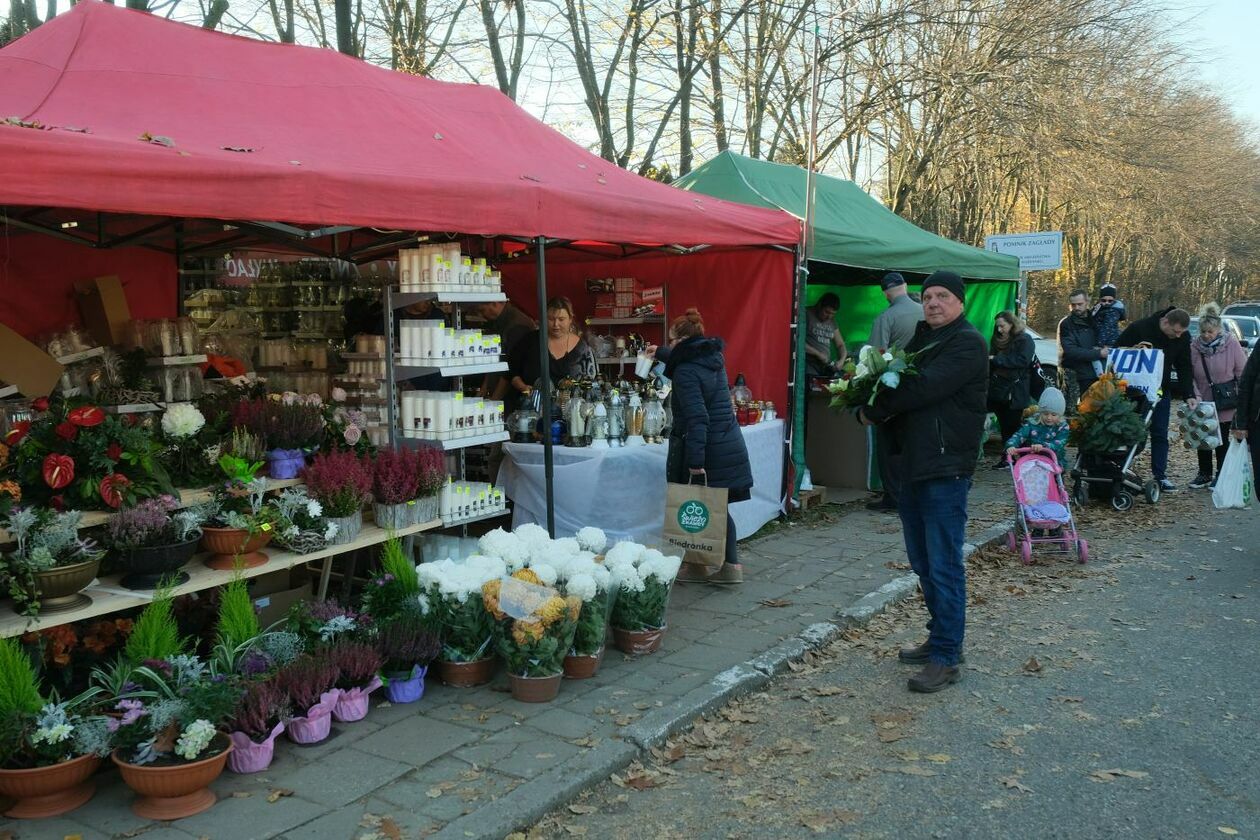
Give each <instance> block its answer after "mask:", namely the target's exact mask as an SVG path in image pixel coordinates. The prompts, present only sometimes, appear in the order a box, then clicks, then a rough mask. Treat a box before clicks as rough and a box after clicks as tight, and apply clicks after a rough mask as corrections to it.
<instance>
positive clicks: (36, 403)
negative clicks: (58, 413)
mask: <svg viewBox="0 0 1260 840" xmlns="http://www.w3.org/2000/svg"><path fill="white" fill-rule="evenodd" d="M31 408H33V409H35V410H36V411H47V410H48V397H40V398H39V399H36V400H31Z"/></svg>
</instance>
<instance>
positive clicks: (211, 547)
mask: <svg viewBox="0 0 1260 840" xmlns="http://www.w3.org/2000/svg"><path fill="white" fill-rule="evenodd" d="M273 533H274V532H273V531H258V532H257V533H254V534H250V532H249V531H244V530H241V529H240V528H202V529H201V547H202V548H204V549H205V550H206V551H208V552H210V553H211V554H213V555H214V556H213V557H207V558H206V565H207V566H209V567H210V568H212V569H218V570H219V571H224V572H230V571H232V570H233V569H235V568H236V566H237V564H238V563H239V564H240V565H241V567H242V568H245V569H252V568H254V567H255V566H261V565H262V564H263V563H266V562H267V555H266V554H263V553H262V552H261V551H259V549H261V548H262V547H263V546H265V545H266V544H267V543H269V542H271V537H272V534H273ZM238 555H239V557H238Z"/></svg>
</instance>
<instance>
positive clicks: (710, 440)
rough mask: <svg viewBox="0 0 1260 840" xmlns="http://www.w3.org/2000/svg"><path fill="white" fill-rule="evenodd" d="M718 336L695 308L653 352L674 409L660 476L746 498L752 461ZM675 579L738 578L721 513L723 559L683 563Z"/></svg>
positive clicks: (730, 528)
mask: <svg viewBox="0 0 1260 840" xmlns="http://www.w3.org/2000/svg"><path fill="white" fill-rule="evenodd" d="M723 346H724V345H723V342H722V339H720V338H707V337H705V334H704V321H702V320H701V318H700V313H699V312H698V311H697V310H695V309H688V310H687V314H685V315H683V316H682V317H680V318H677V319H675V321H674V322H673V324H671V325H670V328H669V347H668V348H661V349H660V350H658V351H657V358H658V359H659V360H661V361H663V362H664V363H665V375H666V376H667V377H668V378H669V379H670V380H671V382H672V383H673V391H672V392H671V394H670V399H671V400H672V403H671V405H672V408H673V414H674V422H673V426H672V427H671V428H670V432H669V454H668V455H667V456H666V459H665V476H666V480H667V481H669V482H672V483H675V484H688V483H690V482H692V481H703V482H704V483H706V484H708V486H710V487H725V488H727V489H729V490H730V493H729V494H728V498H727V502H728V503H729V504H734V503H735V502H742V501H744V500H746V499H749V498H752V485H753V478H752V466H751V465H750V464H749V462H748V449H747V447H745V446H744V435H743V432H741V431H740V428H739V423H737V422H736V421H735V409H734V406H733V405H732V404H731V390H730V387H729V386H728V385H727V377H726V360H725V359H724V358H723V357H722V347H723ZM678 578H679V580H683V581H692V582H696V581H705V580H707V581H709V582H711V583H728V584H730V583H743V580H744V569H743V566H741V565H740V564H739V556H738V549H737V545H736V534H735V522H734V521H733V520H732V519H731V515H730V512H729V511H728V512H727V514H726V562H725V564H724V565H723V566H722V568H721V569H719V570H718V571H717V572H716V573H714V574H708V570H707V569H705V568H704V567H701V566H699V565H698V564H694V563H684V564H683V568H682V569H681V570H680V571H679V575H678Z"/></svg>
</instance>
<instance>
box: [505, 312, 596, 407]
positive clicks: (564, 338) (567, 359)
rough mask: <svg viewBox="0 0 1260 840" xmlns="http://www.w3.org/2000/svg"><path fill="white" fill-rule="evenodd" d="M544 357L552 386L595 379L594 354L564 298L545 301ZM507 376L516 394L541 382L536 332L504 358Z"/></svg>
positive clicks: (529, 389)
mask: <svg viewBox="0 0 1260 840" xmlns="http://www.w3.org/2000/svg"><path fill="white" fill-rule="evenodd" d="M547 355H548V358H549V360H550V371H551V381H552V382H559V381H560V380H561V379H594V378H595V354H594V353H593V352H591V346H590V345H589V344H587V343H586V341H585V339H584V338H583V337H582V334H581V333H580V332H579V331H578V328H577V319H576V318H575V317H574V315H573V303H572V302H571V301H570V300H569V299H568V298H567V297H555V298H552V299H551V300H549V301H547ZM508 373H509V374H510V375H511V377H512V388H513V389H514V390H515V391H516V392H517V393H519V394H522V395H524V394H528V393H530V392H531V391H533V390H534V388H535V387H536V386H537V384H538V380H539V379H541V378H542V367H541V365H540V361H539V358H538V330H534V331H532V332H530V333H529V334H528V335H526V336H525V337H524V338H522V339H521V340H520V341H518V342H516V346H515V347H513V348H512V351H511V353H509V354H508Z"/></svg>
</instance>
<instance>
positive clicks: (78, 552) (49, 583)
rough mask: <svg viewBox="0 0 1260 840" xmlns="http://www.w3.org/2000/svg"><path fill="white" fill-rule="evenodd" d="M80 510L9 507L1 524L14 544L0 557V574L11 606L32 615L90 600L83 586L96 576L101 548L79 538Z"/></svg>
mask: <svg viewBox="0 0 1260 840" xmlns="http://www.w3.org/2000/svg"><path fill="white" fill-rule="evenodd" d="M81 516H82V514H80V513H79V512H78V511H64V512H61V513H57V512H54V511H51V510H47V509H38V510H36V509H32V508H17V509H15V510H12V511H10V513H9V518H8V520H7V521H6V522H5V527H6V528H7V529H8V531H9V534H10V535H11V536H12V537H13V540H14V543H15V546H16V548H15V549H14V550H12V551H10V552H9V553H8V554H3V555H0V575H3V576H4V577H5V578H6V579H7V580H8V582H9V595H10V596H12V598H13V606H14V609H15V610H16V611H17V612H18V613H20V614H21V615H25V616H30V617H32V618H33V617H34V616H36V615H38V614H39V613H40V612H41V611H43V612H46V613H55V612H65V611H66V610H73V609H78V608H79V607H84V606H87V605H88V604H90V603H92V599H91V598H89V597H88V596H87V595H84V594H83V592H82V590H83V589H84V588H85V587H87V585H88V584H90V583H91V582H92V581H93V580H94V579H95V578H96V573H97V571H98V570H99V569H100V566H101V557H102V556H104V554H105V552H104V551H102V550H101V549H99V548H98V547H97V546H96V543H94V542H93V541H92V540H90V539H85V538H83V537H80V536H79V521H80V518H81Z"/></svg>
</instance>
